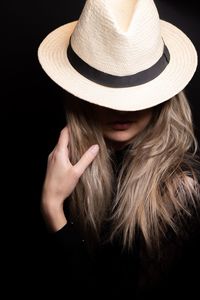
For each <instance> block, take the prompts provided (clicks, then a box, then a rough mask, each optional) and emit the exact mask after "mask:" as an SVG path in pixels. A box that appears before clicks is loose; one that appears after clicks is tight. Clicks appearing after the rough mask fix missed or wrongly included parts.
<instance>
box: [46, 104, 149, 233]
mask: <svg viewBox="0 0 200 300" xmlns="http://www.w3.org/2000/svg"><path fill="white" fill-rule="evenodd" d="M95 117H97V119H98V121H99V124H100V126H101V129H102V132H103V135H104V138H105V140H106V141H107V142H108V144H109V143H110V144H111V145H112V146H113V147H114V148H115V149H116V150H117V149H121V148H123V147H124V146H125V145H127V144H128V143H129V142H130V141H131V140H132V139H133V138H134V137H135V136H136V135H137V134H138V133H139V132H141V131H142V130H143V129H144V128H145V127H146V126H147V124H148V123H149V122H150V120H151V117H152V109H145V110H141V111H135V112H125V111H116V110H113V109H108V108H104V107H100V106H95ZM68 143H69V132H68V128H67V127H65V128H64V129H63V130H62V131H61V133H60V136H59V139H58V142H57V145H56V146H55V148H54V149H53V151H52V152H51V153H50V155H49V157H48V164H47V170H46V176H45V181H44V185H43V191H42V201H41V209H42V213H43V216H44V219H45V221H46V223H47V225H48V227H49V229H50V230H51V231H58V230H59V229H61V228H62V227H63V226H64V225H65V224H67V220H66V217H65V214H64V211H63V204H64V201H65V199H66V198H67V197H69V196H70V195H71V193H72V192H73V190H74V189H75V187H76V185H77V183H78V181H79V178H80V177H81V175H82V174H83V173H84V171H85V169H86V168H87V167H88V166H89V165H90V164H91V163H92V161H93V160H94V159H95V157H96V156H97V154H98V151H99V146H98V145H92V146H91V147H90V148H89V149H88V150H87V151H86V152H85V153H84V155H83V156H82V157H81V159H80V160H79V161H78V162H77V163H76V164H75V165H72V164H71V162H70V160H69V156H68Z"/></svg>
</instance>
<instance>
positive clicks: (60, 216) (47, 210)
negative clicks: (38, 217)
mask: <svg viewBox="0 0 200 300" xmlns="http://www.w3.org/2000/svg"><path fill="white" fill-rule="evenodd" d="M41 211H42V214H43V217H44V220H45V222H46V224H47V226H48V227H49V229H50V230H51V231H58V230H59V229H61V228H62V227H63V226H64V225H66V223H67V219H66V217H65V214H64V211H63V206H58V205H55V204H52V203H51V204H50V203H48V204H44V203H43V204H42V207H41Z"/></svg>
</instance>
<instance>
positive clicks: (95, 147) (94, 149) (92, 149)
mask: <svg viewBox="0 0 200 300" xmlns="http://www.w3.org/2000/svg"><path fill="white" fill-rule="evenodd" d="M98 151H99V145H93V146H92V147H90V152H92V153H93V154H96V153H97V152H98Z"/></svg>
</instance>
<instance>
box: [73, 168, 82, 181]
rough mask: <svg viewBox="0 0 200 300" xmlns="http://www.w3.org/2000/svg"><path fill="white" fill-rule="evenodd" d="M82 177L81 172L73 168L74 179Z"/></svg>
mask: <svg viewBox="0 0 200 300" xmlns="http://www.w3.org/2000/svg"><path fill="white" fill-rule="evenodd" d="M80 176H81V172H80V171H79V170H78V169H77V168H73V177H74V179H79V178H80Z"/></svg>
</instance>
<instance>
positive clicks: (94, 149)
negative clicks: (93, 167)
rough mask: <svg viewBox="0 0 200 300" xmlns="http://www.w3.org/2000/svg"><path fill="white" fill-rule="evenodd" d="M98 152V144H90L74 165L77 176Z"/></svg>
mask: <svg viewBox="0 0 200 300" xmlns="http://www.w3.org/2000/svg"><path fill="white" fill-rule="evenodd" d="M98 152H99V145H93V146H91V147H90V148H89V149H88V150H87V151H86V152H85V153H84V154H83V156H82V157H81V158H80V160H79V161H78V162H77V163H76V164H75V165H74V169H75V171H76V174H79V177H80V176H81V175H82V174H83V173H84V171H85V169H86V168H87V167H88V166H89V165H90V164H91V162H92V161H93V160H94V159H95V157H96V155H97V153H98Z"/></svg>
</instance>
